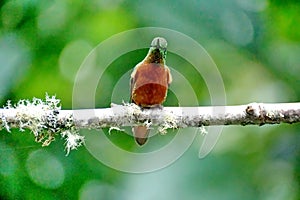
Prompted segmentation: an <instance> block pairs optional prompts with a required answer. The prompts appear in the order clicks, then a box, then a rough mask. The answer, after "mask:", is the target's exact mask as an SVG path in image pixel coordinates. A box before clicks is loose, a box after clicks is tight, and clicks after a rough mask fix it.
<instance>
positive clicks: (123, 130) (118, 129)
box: [108, 126, 125, 134]
mask: <svg viewBox="0 0 300 200" xmlns="http://www.w3.org/2000/svg"><path fill="white" fill-rule="evenodd" d="M113 130H116V131H120V132H125V129H121V128H119V127H116V126H111V127H110V128H109V130H108V134H111V131H113Z"/></svg>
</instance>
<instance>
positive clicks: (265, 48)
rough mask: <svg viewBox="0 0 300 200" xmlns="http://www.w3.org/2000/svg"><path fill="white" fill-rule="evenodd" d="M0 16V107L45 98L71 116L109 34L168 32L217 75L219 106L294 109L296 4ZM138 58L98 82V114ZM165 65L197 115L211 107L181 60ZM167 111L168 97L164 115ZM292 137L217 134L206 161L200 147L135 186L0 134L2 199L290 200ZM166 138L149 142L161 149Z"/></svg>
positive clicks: (129, 144) (296, 157)
mask: <svg viewBox="0 0 300 200" xmlns="http://www.w3.org/2000/svg"><path fill="white" fill-rule="evenodd" d="M0 6H1V8H0V102H1V103H2V104H4V103H5V102H6V101H7V100H8V99H11V100H12V101H13V102H16V101H18V100H19V99H24V98H25V99H26V98H28V99H31V98H32V97H38V98H43V97H44V96H45V93H46V92H47V93H49V94H50V95H52V94H56V95H57V97H58V98H60V99H61V100H62V107H63V109H70V108H72V89H73V81H74V78H75V76H76V72H77V70H78V68H79V66H80V64H81V63H82V61H83V59H84V58H85V56H86V55H87V54H88V53H89V52H90V51H91V50H92V49H93V48H94V47H95V46H96V45H97V44H99V43H100V42H102V41H104V40H105V39H107V38H108V37H110V36H112V35H114V34H116V33H119V32H121V31H125V30H128V29H133V28H137V27H148V26H155V27H165V28H170V29H174V30H177V31H179V32H182V33H184V34H186V35H188V36H190V37H192V38H193V39H195V40H196V41H198V42H199V43H200V44H201V45H203V47H204V48H205V49H206V50H207V51H208V53H209V54H210V55H211V57H212V58H213V60H214V61H215V62H216V64H217V66H218V69H219V71H220V73H221V75H222V78H223V80H224V84H225V87H226V95H227V103H228V104H229V105H231V104H244V103H249V102H252V101H256V102H295V101H299V99H300V89H299V84H300V78H299V74H300V67H299V63H300V57H299V55H300V26H299V24H300V4H299V2H298V1H297V0H290V1H279V0H269V1H268V0H229V1H222V0H212V1H206V0H200V1H194V0H193V1H185V2H183V1H176V0H173V1H158V0H152V1H143V0H137V1H124V0H113V1H109V0H99V1H98V0H89V1H79V0H72V1H71V0H53V1H46V0H42V1H38V0H10V1H9V0H6V1H1V2H0ZM145 42H146V43H149V42H150V41H145ZM111 48H112V50H113V49H114V48H118V47H111ZM145 53H146V50H137V51H134V52H130V53H128V54H126V55H123V56H120V58H118V59H117V60H116V61H114V63H112V65H111V66H110V67H109V68H108V69H107V70H106V73H105V75H104V76H103V78H102V79H101V80H100V82H99V85H98V90H97V96H96V97H95V98H96V102H97V104H96V105H95V106H96V107H107V106H109V105H110V103H111V100H112V99H111V95H112V91H113V89H114V87H115V85H116V83H117V81H118V80H119V78H120V77H121V76H123V74H125V73H129V70H131V69H132V68H133V66H134V65H135V64H137V63H138V62H139V61H140V60H141V59H142V58H143V57H144V55H145ZM168 58H170V63H171V64H173V65H175V66H172V67H174V69H176V70H178V71H180V72H181V73H182V74H183V75H184V76H185V77H186V78H187V79H188V80H189V82H190V83H191V85H192V87H193V88H194V89H195V90H196V91H197V93H196V95H197V99H198V103H199V105H210V97H209V93H208V92H207V89H206V86H205V83H204V81H203V80H202V78H201V76H194V74H195V73H194V71H193V68H192V67H191V66H190V65H189V64H188V63H187V62H186V61H185V60H183V59H181V58H180V57H176V55H172V54H171V53H170V54H168V57H167V62H168ZM128 78H129V76H128ZM171 87H172V86H171ZM181 90H182V92H183V93H184V92H185V88H184V86H182V89H181ZM124 91H125V93H126V94H124V96H120V97H119V99H118V100H120V101H121V100H122V99H124V100H125V101H127V100H128V94H129V86H124ZM126 91H128V93H127V92H126ZM125 95H127V96H125ZM187 98H189V94H187ZM116 103H120V102H116ZM177 103H178V102H177V100H176V97H175V95H174V94H172V93H171V92H170V95H169V97H168V100H167V102H166V104H165V105H173V106H176V105H177ZM299 131H300V126H299V125H274V126H264V127H251V126H248V127H238V126H231V127H225V128H224V131H223V134H222V136H221V138H220V140H219V142H218V143H217V146H216V148H215V149H214V151H213V152H212V153H211V154H210V155H209V156H208V157H206V158H205V159H203V160H199V159H198V158H197V152H198V150H199V145H200V144H201V141H202V137H201V136H199V138H197V139H196V140H195V142H194V144H193V145H192V146H191V147H190V148H189V150H188V151H187V152H186V153H185V154H184V155H183V156H182V157H181V158H180V159H179V160H178V161H176V162H175V163H174V164H172V165H171V166H169V167H167V168H165V169H162V170H160V171H157V172H153V173H149V174H141V175H132V174H126V173H121V172H118V171H115V170H113V169H110V168H108V167H106V166H105V165H103V164H101V163H100V162H98V161H97V160H96V159H94V158H93V157H92V156H91V155H90V154H89V153H88V151H87V150H86V149H85V148H84V147H82V148H80V149H78V150H77V151H74V152H71V154H70V155H69V156H67V157H66V156H65V152H64V150H63V141H61V140H57V141H55V142H54V143H52V144H51V145H50V146H49V147H45V148H41V147H40V146H39V144H36V143H35V142H34V138H33V135H32V136H30V133H28V132H19V131H18V130H13V131H12V133H11V134H9V133H7V132H5V131H1V141H0V198H1V199H78V198H79V199H131V200H132V199H154V198H157V199H272V200H273V199H299V198H300V188H299V184H300V145H299V142H298V141H299V140H300V136H299ZM107 136H108V137H111V139H112V141H113V142H114V143H116V144H118V145H120V146H122V147H123V148H124V149H127V150H134V149H135V148H136V146H135V144H134V142H133V141H132V138H131V137H129V136H128V135H125V134H121V133H118V132H113V133H112V134H111V135H107ZM172 137H173V135H172V134H170V135H168V136H157V137H155V138H153V140H155V141H156V143H157V144H158V145H160V144H164V142H167V141H169V140H170V139H171V138H172ZM132 164H135V163H132Z"/></svg>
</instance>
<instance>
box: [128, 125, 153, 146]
mask: <svg viewBox="0 0 300 200" xmlns="http://www.w3.org/2000/svg"><path fill="white" fill-rule="evenodd" d="M149 131H150V130H149V129H148V128H147V127H146V126H135V127H133V128H132V132H133V136H134V138H135V141H136V143H137V144H138V145H140V146H142V145H144V144H145V143H146V142H147V139H148V134H149Z"/></svg>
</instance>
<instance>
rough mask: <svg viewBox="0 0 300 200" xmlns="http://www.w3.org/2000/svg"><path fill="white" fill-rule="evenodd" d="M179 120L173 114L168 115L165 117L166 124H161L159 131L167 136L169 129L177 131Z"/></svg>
mask: <svg viewBox="0 0 300 200" xmlns="http://www.w3.org/2000/svg"><path fill="white" fill-rule="evenodd" d="M177 124H178V123H177V120H176V118H175V115H173V114H172V113H168V114H167V115H166V116H165V117H164V123H163V124H161V125H160V126H158V131H159V132H160V133H161V134H163V135H165V134H166V133H167V129H177V128H178V126H177Z"/></svg>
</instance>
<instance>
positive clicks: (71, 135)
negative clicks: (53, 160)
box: [1, 94, 84, 154]
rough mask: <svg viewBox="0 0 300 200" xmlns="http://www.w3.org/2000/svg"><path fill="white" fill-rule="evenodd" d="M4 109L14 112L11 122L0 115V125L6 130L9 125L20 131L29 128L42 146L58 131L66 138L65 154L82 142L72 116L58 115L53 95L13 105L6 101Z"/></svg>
mask: <svg viewBox="0 0 300 200" xmlns="http://www.w3.org/2000/svg"><path fill="white" fill-rule="evenodd" d="M4 109H11V111H13V112H15V121H14V122H13V124H12V123H11V122H8V121H7V119H6V117H5V116H4V115H2V116H1V127H2V128H5V129H6V130H7V131H9V130H10V128H11V127H18V128H19V130H20V131H25V129H29V130H30V131H31V132H32V133H33V134H34V136H35V140H36V142H39V143H42V146H48V145H49V144H50V143H51V142H52V141H54V140H55V136H56V135H58V134H59V133H60V134H61V136H62V137H63V138H64V139H66V151H67V154H69V152H70V150H72V149H76V148H77V147H79V146H81V145H82V144H83V139H84V138H83V136H80V135H79V134H78V130H77V129H76V128H75V125H74V120H73V116H72V115H69V116H66V117H64V118H63V119H62V118H59V117H58V115H59V112H60V110H61V105H60V100H59V99H57V98H56V97H55V96H49V95H48V94H46V98H45V100H41V99H38V98H33V99H32V100H31V101H30V100H20V101H19V102H18V103H17V104H15V105H12V104H11V102H10V101H8V102H7V105H6V106H5V107H4Z"/></svg>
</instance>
